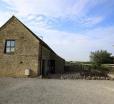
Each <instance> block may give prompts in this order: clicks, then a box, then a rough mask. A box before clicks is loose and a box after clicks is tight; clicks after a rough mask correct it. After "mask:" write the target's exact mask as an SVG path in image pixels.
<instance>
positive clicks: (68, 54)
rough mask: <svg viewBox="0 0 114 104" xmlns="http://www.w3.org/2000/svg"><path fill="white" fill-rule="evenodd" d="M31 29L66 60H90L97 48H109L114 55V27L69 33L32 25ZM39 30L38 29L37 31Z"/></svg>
mask: <svg viewBox="0 0 114 104" xmlns="http://www.w3.org/2000/svg"><path fill="white" fill-rule="evenodd" d="M31 29H32V30H33V31H34V30H35V31H34V32H35V33H36V34H39V36H41V35H42V36H43V40H44V41H45V42H46V43H47V44H48V45H49V46H51V48H52V49H53V50H54V51H55V52H56V53H58V54H59V55H60V56H62V57H63V58H65V59H66V60H80V61H86V60H89V54H90V52H91V51H95V50H100V49H104V50H108V51H109V52H112V53H113V55H114V49H113V47H112V45H113V44H114V42H113V41H112V39H114V27H109V28H96V29H94V30H87V31H85V32H84V33H68V32H62V31H57V30H52V29H45V28H38V29H35V27H32V26H31ZM36 30H37V31H36Z"/></svg>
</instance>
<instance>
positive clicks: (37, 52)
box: [0, 16, 65, 77]
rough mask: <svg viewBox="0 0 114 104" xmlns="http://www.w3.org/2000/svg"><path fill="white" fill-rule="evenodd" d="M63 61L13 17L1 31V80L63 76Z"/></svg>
mask: <svg viewBox="0 0 114 104" xmlns="http://www.w3.org/2000/svg"><path fill="white" fill-rule="evenodd" d="M64 63H65V60H64V59H62V58H61V57H59V56H58V55H57V54H56V53H55V52H54V51H53V50H52V49H51V48H50V47H49V46H48V45H47V44H46V43H45V42H44V41H43V40H41V39H40V38H39V37H38V36H36V35H35V34H34V33H33V32H32V31H31V30H30V29H29V28H27V27H26V26H25V25H24V24H23V23H22V22H21V21H20V20H18V19H17V18H16V17H15V16H12V17H11V18H10V19H9V20H8V21H7V22H6V23H5V24H4V25H3V26H2V27H1V28H0V76H3V77H4V76H8V77H10V76H11V77H25V72H26V71H28V75H29V76H31V77H36V76H40V75H42V76H46V75H48V74H49V73H51V74H54V73H63V72H64Z"/></svg>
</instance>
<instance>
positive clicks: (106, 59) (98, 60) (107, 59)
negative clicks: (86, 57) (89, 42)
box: [90, 50, 112, 66]
mask: <svg viewBox="0 0 114 104" xmlns="http://www.w3.org/2000/svg"><path fill="white" fill-rule="evenodd" d="M90 60H91V62H92V63H93V64H95V65H97V66H100V65H101V64H107V63H111V61H112V59H111V53H109V52H107V51H106V50H98V51H95V52H91V54H90Z"/></svg>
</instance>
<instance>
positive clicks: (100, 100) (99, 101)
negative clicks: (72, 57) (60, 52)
mask: <svg viewBox="0 0 114 104" xmlns="http://www.w3.org/2000/svg"><path fill="white" fill-rule="evenodd" d="M0 104H114V81H103V80H98V81H97V80H54V79H49V80H48V79H37V78H0Z"/></svg>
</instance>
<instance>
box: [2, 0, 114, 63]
mask: <svg viewBox="0 0 114 104" xmlns="http://www.w3.org/2000/svg"><path fill="white" fill-rule="evenodd" d="M49 5H50V6H49ZM113 10H114V0H110V2H109V0H70V1H69V0H63V1H61V0H34V1H31V0H16V1H15V0H0V14H1V15H0V27H1V26H2V25H3V24H4V23H5V22H6V21H8V19H10V18H11V16H12V15H15V16H16V17H17V18H18V19H19V20H20V21H22V22H23V23H24V24H25V25H26V26H27V27H28V28H30V29H31V30H32V31H33V32H34V33H35V34H36V35H38V36H39V37H40V38H41V37H42V39H43V41H44V42H46V43H47V44H48V45H49V46H50V47H51V48H52V49H53V50H54V51H55V52H56V53H57V54H58V55H59V56H61V57H62V58H64V59H65V60H66V61H89V55H90V52H91V51H96V50H107V51H108V52H110V53H112V56H114V47H113V45H114V41H113V39H114V19H113V18H114V14H113Z"/></svg>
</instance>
